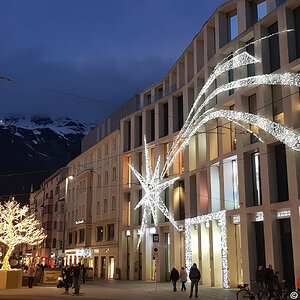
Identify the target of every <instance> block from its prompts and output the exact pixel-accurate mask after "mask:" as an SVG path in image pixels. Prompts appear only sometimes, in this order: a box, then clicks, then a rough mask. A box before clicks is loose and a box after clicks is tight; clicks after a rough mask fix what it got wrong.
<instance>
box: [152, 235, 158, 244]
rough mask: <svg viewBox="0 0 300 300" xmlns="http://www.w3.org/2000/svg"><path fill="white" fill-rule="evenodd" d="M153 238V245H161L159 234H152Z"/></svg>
mask: <svg viewBox="0 0 300 300" xmlns="http://www.w3.org/2000/svg"><path fill="white" fill-rule="evenodd" d="M152 236H153V243H159V234H158V233H154V234H152Z"/></svg>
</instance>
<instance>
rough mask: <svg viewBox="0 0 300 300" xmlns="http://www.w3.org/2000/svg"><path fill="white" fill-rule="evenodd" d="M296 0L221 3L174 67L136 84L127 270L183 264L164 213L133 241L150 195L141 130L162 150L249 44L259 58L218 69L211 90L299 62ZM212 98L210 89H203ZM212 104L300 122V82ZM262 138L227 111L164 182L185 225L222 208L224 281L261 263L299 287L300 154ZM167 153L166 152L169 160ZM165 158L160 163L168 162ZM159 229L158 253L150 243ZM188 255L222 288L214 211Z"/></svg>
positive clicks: (123, 211) (124, 251) (151, 275)
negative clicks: (229, 60)
mask: <svg viewBox="0 0 300 300" xmlns="http://www.w3.org/2000/svg"><path fill="white" fill-rule="evenodd" d="M299 5H300V3H299V1H297V0H287V1H269V0H268V1H260V0H257V1H252V0H236V1H234V0H232V1H228V2H226V3H225V4H223V5H222V6H220V7H218V8H217V10H216V11H215V12H214V14H213V15H212V16H211V17H210V18H209V19H208V20H207V22H206V23H205V25H204V26H203V28H202V29H201V31H200V32H199V33H198V34H197V35H196V36H195V37H194V39H193V40H192V41H191V43H190V45H188V47H187V49H186V50H185V51H184V53H183V54H182V55H181V57H180V58H179V59H178V61H177V62H176V63H175V65H174V66H173V67H172V68H171V70H170V71H169V73H168V74H166V76H165V77H164V78H163V79H162V80H161V81H159V82H157V83H155V84H154V85H153V86H151V87H149V88H147V89H146V90H145V91H144V92H142V93H141V94H140V109H138V110H137V111H135V112H133V113H131V114H130V115H128V116H127V117H125V118H123V119H122V121H121V128H120V132H121V140H120V143H121V144H120V147H121V155H122V156H121V159H120V163H121V165H122V167H121V170H120V172H121V174H122V176H123V179H122V180H121V181H120V184H121V189H120V240H119V249H120V254H119V267H120V269H121V278H122V279H130V280H137V279H141V280H146V281H150V280H155V278H156V280H158V281H168V280H169V274H170V269H171V267H173V266H176V268H177V269H179V268H181V267H182V266H185V264H186V258H185V243H186V241H185V230H186V228H185V229H184V230H183V231H181V232H178V231H177V230H176V229H175V228H174V227H173V225H171V224H170V223H169V221H168V219H166V218H165V217H164V216H163V215H162V214H161V213H159V217H158V218H159V224H158V226H157V227H155V226H154V223H153V220H149V222H150V223H152V224H151V225H150V226H148V228H147V229H146V234H145V236H144V238H143V241H142V243H141V245H140V247H139V249H137V241H138V234H139V229H140V224H141V220H142V208H140V209H137V210H134V207H135V206H136V204H137V203H138V201H139V200H140V199H141V198H142V196H143V191H142V188H141V185H140V184H139V182H138V180H137V179H136V178H135V177H134V175H133V174H132V172H131V170H130V168H129V167H128V163H131V164H132V165H133V166H134V167H135V168H136V169H137V170H138V171H140V172H143V173H144V172H145V157H144V145H143V137H144V135H145V136H146V139H147V142H148V145H149V147H150V153H151V161H152V163H153V165H152V166H153V167H154V163H155V162H156V161H157V159H158V156H161V158H165V157H166V154H167V153H168V151H169V149H170V147H171V145H172V142H173V140H174V138H175V137H176V135H177V134H178V132H179V130H180V129H181V128H182V126H183V123H184V120H186V118H187V115H188V113H189V111H190V109H191V107H192V104H193V102H194V100H195V98H196V97H197V95H198V93H199V91H200V89H201V88H202V87H203V85H204V83H205V82H206V80H207V79H208V77H209V75H210V73H211V72H212V70H213V68H214V67H215V66H216V65H217V63H218V62H220V60H222V59H223V58H225V57H227V56H228V55H230V54H231V53H233V52H234V51H235V50H236V49H238V48H240V47H242V46H247V44H248V46H247V47H246V51H247V52H248V53H249V54H251V55H254V56H255V57H257V58H259V59H261V62H259V63H257V64H255V65H248V66H242V67H239V68H237V69H235V70H234V71H228V72H226V73H224V74H222V75H221V76H220V77H218V78H217V79H216V80H215V81H214V83H213V84H212V86H211V87H210V92H211V91H213V90H214V89H215V88H216V87H218V86H220V85H221V84H224V83H227V82H231V81H233V80H236V79H239V78H245V77H247V76H254V75H259V74H268V73H273V72H277V73H284V72H287V71H288V72H295V73H297V72H299V71H300V6H299ZM290 28H293V29H294V31H292V32H289V33H286V34H281V35H274V36H272V37H271V38H269V39H266V40H264V41H261V42H259V43H256V44H251V42H252V41H254V40H258V39H260V38H261V37H264V36H266V35H271V34H273V33H276V32H278V31H281V30H285V29H290ZM206 96H207V95H206ZM210 107H215V108H222V109H228V110H237V111H243V112H251V113H253V114H259V115H262V116H265V117H268V118H269V119H271V120H274V121H275V122H278V123H280V124H284V125H286V126H288V127H290V128H293V129H294V130H296V131H297V132H299V129H300V128H299V127H300V98H299V88H295V87H290V86H279V85H273V86H270V85H256V86H248V87H245V88H239V89H235V90H230V91H227V92H223V93H221V94H219V95H217V96H216V97H215V98H214V101H213V104H210V105H209V106H208V107H206V109H208V108H210ZM251 129H252V130H253V131H254V132H257V133H259V134H260V136H261V137H262V139H263V140H264V143H262V142H259V141H258V140H257V138H256V137H255V136H254V135H252V134H250V133H248V132H247V131H246V130H245V129H243V128H240V127H238V126H236V125H235V124H234V123H232V122H229V121H227V120H225V119H218V120H214V121H210V122H209V123H208V124H206V125H205V126H203V127H202V128H201V130H200V131H199V132H198V134H196V135H195V136H194V137H193V138H192V139H191V141H190V142H189V145H188V146H187V147H186V148H185V149H184V151H183V152H182V153H181V154H180V155H179V156H178V157H177V158H176V160H175V162H174V164H173V166H172V167H171V169H170V170H169V172H168V174H167V176H169V177H170V178H172V177H173V176H175V175H177V176H180V179H179V180H177V181H176V182H175V183H174V184H173V186H171V187H170V188H169V189H167V190H165V192H163V195H161V196H162V198H163V199H164V202H165V205H166V206H167V207H168V209H169V210H170V211H171V213H173V215H174V218H175V220H176V221H177V222H178V224H179V225H181V226H183V227H184V223H185V220H186V219H187V218H193V217H196V216H201V215H206V214H209V213H212V212H218V211H220V210H224V209H225V210H226V211H227V212H226V220H227V241H228V266H229V282H230V286H231V287H236V286H237V284H239V283H250V280H253V279H255V270H256V268H257V266H259V265H263V266H266V265H269V264H272V265H273V266H274V269H275V270H279V271H280V274H281V278H284V279H286V281H287V282H288V284H289V285H290V286H292V285H293V284H294V283H295V280H296V279H297V278H298V277H299V276H300V258H299V255H298V254H299V253H300V222H299V207H300V201H299V198H300V155H299V152H295V151H293V150H291V149H289V148H287V147H286V146H285V145H284V144H282V143H280V142H278V141H276V140H275V139H274V138H272V137H271V136H270V135H268V134H265V133H264V132H263V131H262V130H259V129H258V128H255V127H251ZM163 162H164V161H163ZM161 167H162V165H161ZM155 232H156V233H157V234H159V246H158V248H159V255H158V259H155V258H154V255H153V253H152V245H153V239H152V238H153V233H155ZM191 244H192V259H193V262H196V263H197V264H198V265H199V267H200V270H201V273H202V284H204V285H209V286H216V287H221V286H222V285H223V278H222V256H221V229H220V224H219V223H218V221H216V220H212V221H209V222H205V223H202V224H199V225H198V226H193V227H192V228H191Z"/></svg>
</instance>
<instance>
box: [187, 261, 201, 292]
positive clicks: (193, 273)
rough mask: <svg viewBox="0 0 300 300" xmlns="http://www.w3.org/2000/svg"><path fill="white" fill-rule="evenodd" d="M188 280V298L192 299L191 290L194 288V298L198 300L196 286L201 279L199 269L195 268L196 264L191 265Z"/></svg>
mask: <svg viewBox="0 0 300 300" xmlns="http://www.w3.org/2000/svg"><path fill="white" fill-rule="evenodd" d="M189 277H190V280H191V294H190V298H192V297H193V289H194V287H195V298H198V284H199V281H200V279H201V274H200V271H199V269H198V268H197V264H195V263H194V264H193V266H192V267H191V269H190V274H189Z"/></svg>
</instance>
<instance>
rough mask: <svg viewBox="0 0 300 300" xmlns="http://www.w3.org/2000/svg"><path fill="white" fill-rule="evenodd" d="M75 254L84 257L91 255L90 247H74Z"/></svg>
mask: <svg viewBox="0 0 300 300" xmlns="http://www.w3.org/2000/svg"><path fill="white" fill-rule="evenodd" d="M76 255H77V256H80V257H84V258H90V257H92V250H91V249H90V248H84V249H76Z"/></svg>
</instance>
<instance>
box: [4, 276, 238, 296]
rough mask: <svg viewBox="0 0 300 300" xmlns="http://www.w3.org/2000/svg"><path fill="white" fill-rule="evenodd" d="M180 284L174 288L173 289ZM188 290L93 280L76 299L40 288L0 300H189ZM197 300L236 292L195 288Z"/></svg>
mask: <svg viewBox="0 0 300 300" xmlns="http://www.w3.org/2000/svg"><path fill="white" fill-rule="evenodd" d="M179 287H180V284H179V283H178V284H177V288H179ZM189 290H190V286H189V285H187V291H186V292H182V291H180V289H179V290H178V291H177V292H173V291H172V284H171V283H166V282H164V283H157V284H156V285H155V283H153V282H142V281H126V280H124V281H123V280H122V281H116V280H94V281H88V282H87V283H86V284H85V285H83V286H81V290H80V295H73V291H74V290H73V289H71V290H70V294H69V295H64V294H63V292H64V290H63V289H58V288H57V287H56V286H55V285H52V286H50V285H40V286H36V287H33V289H28V288H27V287H23V288H22V289H14V290H0V299H5V300H10V299H13V300H40V299H43V300H47V299H55V300H56V299H59V300H60V299H66V300H68V299H75V298H79V299H85V300H92V299H114V300H117V299H122V300H123V299H125V300H140V299H141V300H148V299H149V300H150V299H157V300H160V299H162V300H164V299H165V300H168V299H172V300H175V299H189ZM198 295H199V298H198V299H208V300H209V299H211V300H217V299H224V300H231V299H236V290H224V289H221V288H212V287H205V286H199V293H198ZM193 298H194V297H193Z"/></svg>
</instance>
